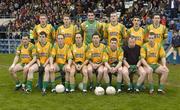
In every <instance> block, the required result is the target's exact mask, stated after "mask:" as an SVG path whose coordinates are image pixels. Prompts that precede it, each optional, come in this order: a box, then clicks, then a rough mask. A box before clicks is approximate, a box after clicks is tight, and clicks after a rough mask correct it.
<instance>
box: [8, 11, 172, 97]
mask: <svg viewBox="0 0 180 110" xmlns="http://www.w3.org/2000/svg"><path fill="white" fill-rule="evenodd" d="M87 16H88V19H87V21H85V22H83V23H82V24H81V28H80V29H79V28H77V26H76V25H73V24H71V20H70V17H69V16H68V15H64V17H63V22H64V24H63V25H61V26H60V27H59V28H58V29H57V31H55V29H54V28H53V27H52V25H50V24H48V23H47V16H46V15H44V14H42V15H40V17H39V21H40V24H38V25H36V26H35V27H34V29H33V33H32V35H33V37H34V41H35V43H31V42H30V39H29V35H23V37H22V40H21V44H20V45H19V46H18V47H17V51H16V56H15V58H14V61H13V63H12V65H11V66H10V68H9V72H10V73H11V76H12V77H13V79H14V81H15V83H16V85H15V88H16V90H18V89H20V88H22V89H23V90H24V91H25V92H27V93H30V92H32V82H33V76H34V73H35V72H38V74H39V76H38V87H39V88H40V89H41V90H42V94H43V95H45V94H46V93H47V88H48V85H51V92H56V89H55V87H56V83H55V76H56V75H55V73H60V75H61V84H63V85H64V87H65V90H64V92H74V91H75V85H76V84H75V74H76V73H81V74H82V76H83V79H82V84H83V87H82V91H83V93H86V92H87V90H89V89H90V90H93V89H95V87H99V86H101V85H102V81H103V82H105V83H104V85H105V87H106V88H107V87H109V86H111V82H112V81H111V80H112V75H115V76H116V77H117V79H116V91H117V93H121V92H122V83H125V84H127V86H128V88H127V91H135V92H140V90H141V88H142V87H143V86H144V81H145V79H146V78H147V81H148V84H149V86H148V88H149V93H150V94H153V93H154V81H153V73H157V74H158V75H159V76H160V77H159V79H158V80H159V87H158V90H157V91H158V93H163V94H164V93H165V91H164V85H165V83H166V80H167V77H168V73H169V70H168V68H167V66H166V53H165V50H164V48H163V45H162V44H163V42H164V40H165V39H166V38H167V28H166V27H165V26H163V25H161V24H160V15H159V14H154V15H153V23H152V24H151V25H148V26H147V27H146V28H145V29H143V28H142V27H140V18H139V17H138V16H134V17H133V20H132V23H133V27H131V28H130V29H126V27H125V26H124V25H122V24H121V23H118V17H117V14H116V12H113V13H111V15H110V22H109V23H100V22H98V21H97V20H95V15H94V13H93V12H88V14H87ZM102 42H103V43H102ZM18 71H22V72H23V81H20V80H19V78H18V76H17V74H16V73H17V72H18ZM94 74H95V75H96V81H94V79H93V75H94ZM133 74H137V75H138V79H137V81H136V84H135V85H133V77H131V76H133ZM41 82H42V83H41ZM88 84H89V86H88Z"/></svg>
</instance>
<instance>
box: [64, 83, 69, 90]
mask: <svg viewBox="0 0 180 110" xmlns="http://www.w3.org/2000/svg"><path fill="white" fill-rule="evenodd" d="M65 88H66V89H69V81H66V82H65Z"/></svg>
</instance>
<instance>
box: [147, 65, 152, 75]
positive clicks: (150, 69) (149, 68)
mask: <svg viewBox="0 0 180 110" xmlns="http://www.w3.org/2000/svg"><path fill="white" fill-rule="evenodd" d="M147 68H148V70H149V71H150V73H152V72H153V69H152V68H151V67H150V66H149V65H148V67H147Z"/></svg>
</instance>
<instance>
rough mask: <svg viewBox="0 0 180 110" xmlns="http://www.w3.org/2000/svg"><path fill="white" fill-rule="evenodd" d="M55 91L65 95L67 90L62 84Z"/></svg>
mask: <svg viewBox="0 0 180 110" xmlns="http://www.w3.org/2000/svg"><path fill="white" fill-rule="evenodd" d="M55 89H56V92H57V93H63V92H64V90H65V87H64V86H63V85H62V84H58V85H57V86H56V88H55Z"/></svg>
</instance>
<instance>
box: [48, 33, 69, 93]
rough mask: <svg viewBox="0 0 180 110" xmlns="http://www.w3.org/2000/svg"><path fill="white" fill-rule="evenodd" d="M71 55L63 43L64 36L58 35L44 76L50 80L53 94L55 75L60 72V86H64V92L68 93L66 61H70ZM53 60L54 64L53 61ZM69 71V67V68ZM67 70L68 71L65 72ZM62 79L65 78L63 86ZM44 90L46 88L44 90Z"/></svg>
mask: <svg viewBox="0 0 180 110" xmlns="http://www.w3.org/2000/svg"><path fill="white" fill-rule="evenodd" d="M71 57H72V55H71V52H70V48H69V46H68V45H67V44H65V42H64V36H63V35H62V34H59V35H58V36H57V42H56V44H55V45H54V47H53V48H52V51H51V56H50V65H49V66H50V69H49V71H48V72H47V74H45V75H46V76H47V78H49V77H50V78H49V79H51V83H52V90H51V91H52V92H55V83H54V81H55V73H56V72H60V75H61V78H62V80H61V81H62V84H63V85H65V88H66V91H69V72H68V71H70V70H68V69H67V68H66V67H67V61H68V60H69V59H71ZM54 60H55V62H54V64H53V61H54ZM69 69H70V67H69ZM67 70H68V71H67ZM65 74H66V76H65ZM64 77H65V80H66V82H65V84H64ZM45 89H46V88H45Z"/></svg>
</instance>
